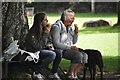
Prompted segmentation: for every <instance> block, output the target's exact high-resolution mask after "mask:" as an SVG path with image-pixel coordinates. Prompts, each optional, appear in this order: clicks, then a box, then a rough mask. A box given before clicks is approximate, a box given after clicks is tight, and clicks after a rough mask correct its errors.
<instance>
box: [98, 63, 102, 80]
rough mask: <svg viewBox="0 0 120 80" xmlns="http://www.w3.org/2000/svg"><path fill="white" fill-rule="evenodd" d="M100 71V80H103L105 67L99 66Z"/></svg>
mask: <svg viewBox="0 0 120 80" xmlns="http://www.w3.org/2000/svg"><path fill="white" fill-rule="evenodd" d="M98 67H99V69H100V80H103V66H100V65H98Z"/></svg>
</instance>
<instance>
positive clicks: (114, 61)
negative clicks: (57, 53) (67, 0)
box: [29, 13, 120, 71]
mask: <svg viewBox="0 0 120 80" xmlns="http://www.w3.org/2000/svg"><path fill="white" fill-rule="evenodd" d="M47 14H48V20H49V23H51V24H53V23H54V22H55V21H56V20H58V19H60V15H61V14H60V13H47ZM98 19H103V20H106V21H108V22H110V24H111V26H112V25H114V24H115V23H117V15H116V14H115V13H111V14H108V13H102V14H100V13H98V14H93V13H76V15H75V21H74V23H75V24H78V26H79V38H78V42H77V43H76V44H75V45H76V46H78V47H80V48H83V49H98V50H100V51H101V53H102V56H103V60H104V71H118V69H119V71H120V67H119V65H118V61H119V62H120V57H119V58H118V54H119V51H118V50H120V47H118V45H120V42H118V35H120V29H119V28H117V27H94V28H86V27H82V25H83V23H84V22H86V21H89V20H98ZM32 23H33V17H29V24H30V27H31V25H32ZM119 56H120V54H119ZM69 64H70V61H68V60H66V59H63V60H62V62H61V64H60V65H61V66H62V68H63V69H64V70H68V68H69ZM118 67H119V68H118Z"/></svg>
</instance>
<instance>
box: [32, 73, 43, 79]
mask: <svg viewBox="0 0 120 80" xmlns="http://www.w3.org/2000/svg"><path fill="white" fill-rule="evenodd" d="M33 78H34V79H35V80H44V76H43V75H41V74H40V73H38V74H36V73H35V72H34V73H33Z"/></svg>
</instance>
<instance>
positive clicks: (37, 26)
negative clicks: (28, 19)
mask: <svg viewBox="0 0 120 80" xmlns="http://www.w3.org/2000/svg"><path fill="white" fill-rule="evenodd" d="M45 16H46V14H45V13H44V12H40V13H37V14H35V16H34V22H33V26H32V27H31V29H32V30H33V31H34V33H35V35H36V36H40V34H41V33H42V25H41V23H42V21H43V19H44V17H45Z"/></svg>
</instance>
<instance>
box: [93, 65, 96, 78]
mask: <svg viewBox="0 0 120 80" xmlns="http://www.w3.org/2000/svg"><path fill="white" fill-rule="evenodd" d="M95 74H96V66H94V67H93V80H95Z"/></svg>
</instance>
